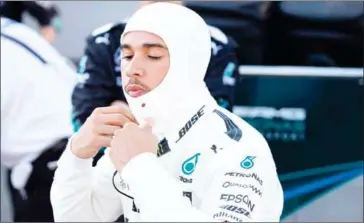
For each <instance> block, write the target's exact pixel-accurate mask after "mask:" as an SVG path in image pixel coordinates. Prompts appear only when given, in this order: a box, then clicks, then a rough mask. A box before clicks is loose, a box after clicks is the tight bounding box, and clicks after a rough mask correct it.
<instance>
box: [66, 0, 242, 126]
mask: <svg viewBox="0 0 364 223" xmlns="http://www.w3.org/2000/svg"><path fill="white" fill-rule="evenodd" d="M154 2H155V1H141V2H140V7H144V6H145V5H149V4H151V3H154ZM173 3H175V4H183V3H182V2H181V1H173ZM181 19H182V20H183V18H181ZM125 25H126V23H125V22H121V23H116V24H107V25H105V26H103V27H100V28H98V29H96V30H95V31H94V32H93V33H92V34H91V35H90V36H89V37H88V38H87V46H86V49H85V53H84V56H83V57H82V58H81V60H80V63H79V70H78V71H79V73H80V75H79V84H78V85H77V86H76V88H75V90H74V92H73V96H72V103H73V108H74V111H73V122H74V126H75V130H78V129H79V127H80V126H81V125H82V124H83V123H84V122H85V121H86V119H87V118H88V117H89V116H90V115H91V113H92V111H93V110H94V109H95V108H97V107H104V106H109V105H110V104H112V103H114V104H115V103H118V102H120V101H123V102H125V96H124V94H123V91H122V87H121V79H120V71H121V69H122V67H120V58H121V56H122V55H121V54H120V35H121V34H122V33H123V31H124V29H125ZM209 28H210V34H211V43H212V44H211V51H212V57H211V61H210V65H209V68H208V70H207V74H206V78H205V81H206V83H207V86H208V87H209V89H210V91H211V92H212V94H213V96H214V98H215V99H216V100H217V101H218V102H219V104H220V105H221V106H223V107H225V108H227V109H228V110H232V106H233V104H234V93H235V92H234V90H235V83H236V81H237V80H236V78H237V77H238V71H237V57H236V55H235V42H234V40H232V39H230V38H228V37H227V36H226V35H225V34H224V33H223V32H222V31H220V30H219V29H218V28H216V27H212V26H210V27H209ZM180 35H181V36H182V37H183V35H184V33H180ZM185 87H186V88H185V90H186V91H187V90H188V86H185ZM166 109H168V108H166Z"/></svg>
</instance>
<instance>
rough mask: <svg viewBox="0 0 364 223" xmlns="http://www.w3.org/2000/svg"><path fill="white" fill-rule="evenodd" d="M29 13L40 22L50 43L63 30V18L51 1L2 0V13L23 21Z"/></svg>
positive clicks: (42, 30) (41, 28) (40, 29)
mask: <svg viewBox="0 0 364 223" xmlns="http://www.w3.org/2000/svg"><path fill="white" fill-rule="evenodd" d="M26 12H27V13H29V14H30V15H31V16H32V17H33V18H35V19H36V20H37V22H38V24H39V31H40V33H41V35H42V36H43V37H44V38H45V39H46V40H47V41H48V42H50V43H53V42H54V41H55V39H56V36H57V33H59V32H60V31H61V19H60V14H59V10H58V8H57V7H56V6H55V5H54V4H53V3H52V2H51V1H1V2H0V14H1V16H2V17H6V18H9V19H12V20H15V21H17V22H23V16H24V14H25V13H26Z"/></svg>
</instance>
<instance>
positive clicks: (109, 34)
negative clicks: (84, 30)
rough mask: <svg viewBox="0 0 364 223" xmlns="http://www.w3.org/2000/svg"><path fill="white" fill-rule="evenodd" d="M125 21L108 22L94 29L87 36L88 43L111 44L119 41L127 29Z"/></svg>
mask: <svg viewBox="0 0 364 223" xmlns="http://www.w3.org/2000/svg"><path fill="white" fill-rule="evenodd" d="M125 25H126V23H125V22H118V23H107V24H105V25H102V26H100V27H98V28H96V29H94V30H93V31H92V32H91V33H90V34H89V35H88V36H87V38H86V40H87V44H88V45H91V44H93V45H99V44H100V45H106V46H107V45H110V44H111V43H119V41H120V36H121V34H122V32H123V31H124V29H125Z"/></svg>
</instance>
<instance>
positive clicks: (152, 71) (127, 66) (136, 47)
mask: <svg viewBox="0 0 364 223" xmlns="http://www.w3.org/2000/svg"><path fill="white" fill-rule="evenodd" d="M121 51H122V58H121V67H122V73H121V75H122V78H121V79H122V83H123V88H124V90H125V92H126V93H127V94H128V95H130V96H131V97H139V96H142V95H144V94H146V93H148V92H149V91H151V90H153V89H154V88H155V87H157V86H158V85H159V84H160V83H161V82H162V81H163V79H164V77H165V76H166V74H167V72H168V69H169V52H168V49H167V46H166V44H165V43H164V41H163V40H162V39H161V38H160V37H159V36H157V35H155V34H152V33H148V32H143V31H133V32H129V33H127V34H126V35H125V36H124V38H123V39H122V42H121Z"/></svg>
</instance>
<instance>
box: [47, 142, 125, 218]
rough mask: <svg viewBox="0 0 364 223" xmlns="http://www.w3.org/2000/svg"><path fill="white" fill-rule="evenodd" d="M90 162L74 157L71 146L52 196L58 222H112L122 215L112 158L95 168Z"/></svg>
mask: <svg viewBox="0 0 364 223" xmlns="http://www.w3.org/2000/svg"><path fill="white" fill-rule="evenodd" d="M91 163H92V159H80V158H78V157H76V156H75V155H73V153H72V152H71V149H70V146H69V145H68V146H67V148H66V150H65V152H64V153H63V154H62V156H61V158H60V159H59V161H58V167H57V170H56V172H55V175H54V181H53V184H52V188H51V196H50V199H51V204H52V209H53V215H54V220H55V222H112V221H115V220H116V219H117V217H118V216H120V215H121V214H122V212H123V211H122V206H121V200H120V198H119V196H118V193H117V192H116V190H115V189H114V188H113V186H112V183H111V182H112V176H113V173H114V171H115V169H114V167H113V165H112V163H111V160H110V159H109V156H104V157H103V158H101V159H100V161H99V163H98V165H97V166H96V167H92V165H91Z"/></svg>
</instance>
